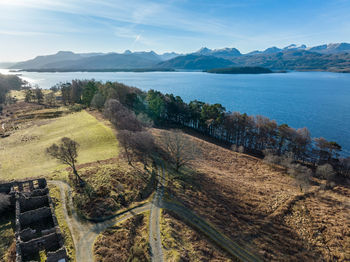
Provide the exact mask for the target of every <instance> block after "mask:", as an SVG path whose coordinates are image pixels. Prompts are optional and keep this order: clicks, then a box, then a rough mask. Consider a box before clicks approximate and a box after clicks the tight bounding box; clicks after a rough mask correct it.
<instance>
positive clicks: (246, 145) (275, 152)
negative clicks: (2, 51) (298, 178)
mask: <svg viewBox="0 0 350 262" xmlns="http://www.w3.org/2000/svg"><path fill="white" fill-rule="evenodd" d="M51 90H52V91H58V90H60V91H61V94H62V102H63V103H64V104H65V105H77V104H80V105H81V106H82V107H93V108H96V109H98V110H101V111H105V112H106V111H108V110H109V111H111V110H112V111H113V108H112V109H111V108H105V107H107V106H110V107H111V106H112V107H113V106H114V107H115V108H118V107H119V108H122V109H123V110H122V112H124V115H123V116H120V114H119V119H118V121H114V122H122V121H124V123H125V125H127V126H129V127H128V128H126V129H127V130H131V131H142V128H140V127H139V123H136V122H135V121H136V119H137V121H139V122H140V121H141V122H142V123H146V125H148V126H149V125H155V126H160V127H162V126H169V125H176V127H184V128H191V129H193V130H195V131H197V132H200V133H202V134H204V135H205V136H208V137H211V138H214V139H216V140H218V141H220V142H223V143H225V144H226V146H230V147H231V148H232V149H233V150H236V151H239V152H244V153H248V154H252V155H255V156H259V157H263V156H265V157H266V156H269V157H270V159H273V160H272V162H274V163H276V164H277V163H279V162H281V161H282V160H283V158H286V157H288V158H291V159H292V160H293V162H295V163H298V164H302V165H305V166H308V167H310V168H313V169H316V167H317V166H320V165H325V164H327V165H331V166H332V167H333V168H334V170H335V171H336V172H337V173H338V174H339V175H340V176H342V177H349V176H350V157H343V156H342V155H341V149H342V148H341V146H340V145H339V144H338V143H337V142H336V141H327V140H326V139H325V138H323V137H320V138H312V136H311V134H310V131H309V130H308V129H307V128H306V127H304V128H299V129H295V128H292V127H290V126H288V124H280V125H279V124H277V122H276V121H275V120H271V119H269V118H268V117H265V116H262V115H257V116H250V115H247V114H246V113H240V112H227V111H226V109H225V107H223V106H222V105H221V104H208V103H205V102H201V101H197V100H194V101H191V102H189V103H186V102H184V101H183V100H182V98H181V97H179V96H174V95H173V94H163V93H161V92H159V91H155V90H149V91H148V92H144V91H141V90H140V89H138V88H135V87H129V86H126V85H124V84H121V83H118V82H106V83H101V82H98V81H95V80H73V81H72V82H71V83H58V84H57V85H55V86H53V87H52V88H51ZM115 108H114V109H115ZM115 110H116V109H115ZM125 115H128V119H126V118H125ZM123 117H124V118H123ZM109 118H110V120H112V122H113V119H112V118H113V116H109ZM123 119H124V120H123ZM132 119H135V121H134V122H133V121H132ZM133 123H134V124H133ZM135 123H136V124H135ZM116 124H117V123H116ZM139 134H140V135H142V136H145V134H144V133H139Z"/></svg>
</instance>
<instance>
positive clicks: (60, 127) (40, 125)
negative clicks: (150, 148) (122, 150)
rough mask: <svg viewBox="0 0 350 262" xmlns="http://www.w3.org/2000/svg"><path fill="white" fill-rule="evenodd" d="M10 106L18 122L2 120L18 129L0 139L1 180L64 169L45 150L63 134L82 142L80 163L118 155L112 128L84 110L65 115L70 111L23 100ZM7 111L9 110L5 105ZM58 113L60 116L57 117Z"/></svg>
mask: <svg viewBox="0 0 350 262" xmlns="http://www.w3.org/2000/svg"><path fill="white" fill-rule="evenodd" d="M11 108H12V109H11V111H12V115H13V116H16V119H17V122H16V123H14V122H13V121H11V120H10V121H11V122H8V123H6V122H7V121H8V120H7V119H6V118H2V119H1V123H5V127H6V126H7V125H10V124H12V125H14V126H16V130H15V131H14V132H13V134H12V135H10V136H9V137H6V138H0V139H1V146H0V163H1V174H0V180H5V179H8V178H9V177H10V178H11V179H19V178H25V177H37V176H44V175H47V174H49V173H51V172H53V171H55V170H58V169H62V168H64V165H62V164H60V163H58V162H57V161H56V160H55V159H51V158H49V157H48V156H47V155H46V153H45V148H46V147H48V146H50V145H51V144H52V143H55V142H57V141H58V140H59V139H60V138H62V137H64V136H70V137H72V138H74V139H76V140H77V141H78V143H79V144H81V148H80V155H79V163H81V164H83V163H87V162H93V161H96V160H103V159H107V158H111V157H115V156H116V155H117V154H118V146H117V145H118V143H117V140H116V139H115V136H114V134H113V132H112V130H111V129H109V128H108V127H106V126H105V125H103V124H102V123H99V122H98V121H97V120H96V119H95V118H94V117H92V116H91V115H90V114H88V113H86V112H85V111H82V112H78V113H74V114H67V115H65V114H66V113H69V111H67V110H65V109H61V110H57V109H53V110H52V109H51V110H50V109H43V108H42V107H40V106H37V107H35V106H33V105H30V104H29V105H28V104H27V105H26V104H25V103H22V102H19V103H17V104H16V106H11ZM4 111H5V112H4V113H5V114H6V113H8V112H7V108H6V107H5V108H4ZM57 116H61V117H58V118H55V117H57ZM40 118H42V119H40ZM49 118H52V119H49Z"/></svg>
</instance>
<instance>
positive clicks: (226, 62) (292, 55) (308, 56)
mask: <svg viewBox="0 0 350 262" xmlns="http://www.w3.org/2000/svg"><path fill="white" fill-rule="evenodd" d="M158 66H160V67H166V68H175V69H202V70H207V69H214V68H220V67H221V68H222V67H229V66H238V67H264V68H268V69H271V70H301V71H303V70H304V71H333V72H350V53H339V54H320V53H316V52H310V51H305V50H294V49H292V50H284V51H280V52H277V53H275V52H271V53H270V52H267V53H258V54H250V55H249V54H248V55H242V56H238V57H234V58H231V59H224V58H220V57H215V56H207V55H195V54H191V55H186V56H179V57H176V58H173V59H170V60H168V61H165V62H162V63H159V64H158Z"/></svg>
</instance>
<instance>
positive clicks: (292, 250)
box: [153, 129, 350, 261]
mask: <svg viewBox="0 0 350 262" xmlns="http://www.w3.org/2000/svg"><path fill="white" fill-rule="evenodd" d="M153 134H154V135H155V136H157V137H160V136H161V132H160V130H158V129H153ZM187 136H188V137H189V138H190V139H191V140H192V141H193V142H194V143H195V144H196V146H197V147H198V148H199V149H200V152H201V154H198V155H196V157H195V159H194V161H193V162H192V165H191V166H190V167H188V168H186V169H183V170H182V171H181V172H175V171H174V170H172V169H169V170H168V171H169V174H168V175H169V179H168V180H167V181H168V184H167V187H166V190H167V191H166V192H167V193H166V195H167V196H169V197H171V198H173V199H176V201H178V202H180V203H182V204H184V205H185V206H186V207H187V208H190V209H191V210H194V211H195V212H196V213H197V214H198V215H200V216H202V217H205V218H206V219H207V220H208V221H209V222H210V223H212V224H213V225H215V226H217V227H218V228H219V229H220V230H221V232H223V233H225V234H226V235H228V236H229V237H230V238H231V239H233V240H235V241H236V242H237V243H239V244H240V245H241V246H244V247H245V248H246V249H248V250H251V251H252V252H253V253H254V254H259V255H260V256H261V258H262V259H263V260H264V261H321V260H325V261H335V260H338V261H347V260H348V259H350V253H349V252H348V251H349V250H350V235H349V234H348V232H349V227H350V225H349V223H348V222H349V216H348V214H347V203H348V201H350V188H349V187H348V186H345V185H344V186H341V185H337V186H336V187H335V188H334V189H332V190H323V189H322V184H323V183H324V181H321V180H317V179H316V180H314V181H313V183H311V186H310V188H309V189H308V191H307V192H306V193H305V192H301V191H300V188H299V187H298V185H297V184H296V182H295V180H294V179H293V178H292V177H291V176H289V175H288V174H287V173H286V171H285V169H284V168H282V167H279V166H271V165H268V164H266V163H264V162H263V161H262V160H260V159H257V158H255V157H252V156H249V155H246V154H240V153H235V152H233V151H231V150H228V149H225V148H223V147H221V146H219V145H216V144H214V143H212V142H210V141H205V140H203V137H202V136H199V135H198V134H196V133H190V134H189V135H187ZM173 201H174V200H173ZM315 236H317V237H315ZM336 236H337V237H336Z"/></svg>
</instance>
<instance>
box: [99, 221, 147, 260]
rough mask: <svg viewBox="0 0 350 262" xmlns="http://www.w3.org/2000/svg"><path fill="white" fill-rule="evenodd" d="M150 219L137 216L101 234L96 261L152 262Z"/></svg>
mask: <svg viewBox="0 0 350 262" xmlns="http://www.w3.org/2000/svg"><path fill="white" fill-rule="evenodd" d="M148 219H149V214H145V215H143V214H141V215H137V216H135V217H133V218H131V219H128V220H127V221H125V222H123V223H120V224H118V225H116V226H115V227H114V228H109V229H107V230H106V231H105V232H103V233H102V234H100V235H99V236H98V238H97V239H96V241H95V245H94V254H95V261H97V262H100V261H101V262H102V261H103V262H115V261H120V262H123V261H139V262H146V261H150V255H149V244H148Z"/></svg>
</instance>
